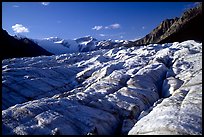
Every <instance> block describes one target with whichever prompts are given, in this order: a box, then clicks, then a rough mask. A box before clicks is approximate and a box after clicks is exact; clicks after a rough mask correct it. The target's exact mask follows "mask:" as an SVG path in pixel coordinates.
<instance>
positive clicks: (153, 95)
mask: <svg viewBox="0 0 204 137" xmlns="http://www.w3.org/2000/svg"><path fill="white" fill-rule="evenodd" d="M201 62H202V43H198V42H195V41H193V40H189V41H185V42H182V43H178V42H175V43H169V44H150V45H148V46H140V47H131V48H127V47H118V48H114V49H103V50H98V51H92V52H87V53H73V54H63V55H55V56H43V57H32V58H14V59H6V60H3V61H2V108H3V110H2V134H3V135H13V134H15V135H16V134H17V135H36V134H37V135H113V134H128V133H129V134H146V133H150V134H151V133H154V134H202V113H201V110H202V105H201V104H202V87H201V85H202V84H201V83H202V82H201V81H202V79H201V77H200V76H201V75H202V65H201ZM164 81H165V82H164ZM164 97H165V98H164ZM163 98H164V99H163ZM135 123H136V124H135ZM134 125H135V126H134ZM132 127H133V128H132ZM151 128H152V129H153V130H150V129H151ZM153 131H154V132H153Z"/></svg>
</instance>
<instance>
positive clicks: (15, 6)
mask: <svg viewBox="0 0 204 137" xmlns="http://www.w3.org/2000/svg"><path fill="white" fill-rule="evenodd" d="M12 7H14V8H19V7H20V6H18V5H13V6H12Z"/></svg>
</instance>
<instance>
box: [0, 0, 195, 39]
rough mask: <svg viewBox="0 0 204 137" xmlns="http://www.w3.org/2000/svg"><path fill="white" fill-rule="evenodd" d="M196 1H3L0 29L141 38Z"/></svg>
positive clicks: (47, 34)
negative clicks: (0, 25) (0, 27)
mask: <svg viewBox="0 0 204 137" xmlns="http://www.w3.org/2000/svg"><path fill="white" fill-rule="evenodd" d="M194 5H195V2H50V3H41V2H2V28H3V29H5V30H7V32H8V33H9V34H10V35H15V34H17V33H19V34H21V35H25V36H27V37H29V38H37V39H42V38H46V37H51V36H57V37H60V38H63V39H74V38H78V37H82V36H87V35H91V36H93V37H95V38H97V39H114V40H115V39H126V40H134V39H138V38H141V37H143V36H145V35H146V34H148V33H149V32H150V31H151V30H153V29H154V28H155V27H156V26H158V25H159V24H160V23H161V21H163V20H164V19H167V18H174V17H176V16H177V17H179V16H180V15H181V14H182V13H183V12H184V11H185V10H186V9H188V8H190V7H192V6H194Z"/></svg>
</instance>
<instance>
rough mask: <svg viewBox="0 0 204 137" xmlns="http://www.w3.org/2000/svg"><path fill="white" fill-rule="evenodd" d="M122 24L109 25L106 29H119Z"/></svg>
mask: <svg viewBox="0 0 204 137" xmlns="http://www.w3.org/2000/svg"><path fill="white" fill-rule="evenodd" d="M120 27H121V26H120V24H118V23H115V24H111V25H109V26H106V27H105V29H119V28H120Z"/></svg>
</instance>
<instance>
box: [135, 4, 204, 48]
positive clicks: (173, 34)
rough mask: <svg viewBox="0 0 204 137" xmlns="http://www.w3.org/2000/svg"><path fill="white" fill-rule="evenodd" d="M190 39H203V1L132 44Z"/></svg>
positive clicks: (164, 22)
mask: <svg viewBox="0 0 204 137" xmlns="http://www.w3.org/2000/svg"><path fill="white" fill-rule="evenodd" d="M189 39H192V40H197V41H202V3H199V4H198V5H197V6H196V7H194V8H191V9H188V10H187V11H185V12H184V13H183V14H182V15H181V17H180V18H177V17H176V18H174V19H166V20H164V21H163V22H162V23H161V24H160V25H159V26H158V27H156V28H155V29H154V30H153V31H152V32H150V33H149V34H147V35H146V36H145V37H143V38H141V39H139V40H137V41H134V42H133V43H131V45H147V44H150V43H172V42H176V41H177V42H182V41H185V40H189Z"/></svg>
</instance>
